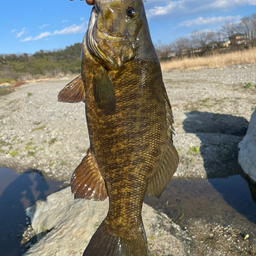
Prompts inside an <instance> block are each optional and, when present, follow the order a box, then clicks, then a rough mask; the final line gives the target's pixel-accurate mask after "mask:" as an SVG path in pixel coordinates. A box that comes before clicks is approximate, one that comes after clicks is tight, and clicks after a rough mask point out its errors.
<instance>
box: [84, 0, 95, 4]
mask: <svg viewBox="0 0 256 256" xmlns="http://www.w3.org/2000/svg"><path fill="white" fill-rule="evenodd" d="M86 3H87V4H89V5H94V0H86Z"/></svg>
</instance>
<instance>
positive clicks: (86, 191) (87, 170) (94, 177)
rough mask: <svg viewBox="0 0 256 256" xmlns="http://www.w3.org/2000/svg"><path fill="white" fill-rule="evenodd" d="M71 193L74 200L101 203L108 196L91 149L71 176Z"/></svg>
mask: <svg viewBox="0 0 256 256" xmlns="http://www.w3.org/2000/svg"><path fill="white" fill-rule="evenodd" d="M71 191H72V193H73V194H74V197H75V198H76V199H77V198H85V199H89V200H94V201H99V200H100V201H103V200H105V199H106V198H107V196H108V194H107V190H106V187H105V182H104V179H103V178H102V176H101V173H100V171H99V167H98V164H97V162H96V159H95V157H94V154H93V152H92V151H91V149H89V150H88V151H87V155H86V157H85V158H84V159H83V161H82V162H81V163H80V165H79V166H78V167H77V168H76V170H75V171H74V173H73V175H72V178H71Z"/></svg>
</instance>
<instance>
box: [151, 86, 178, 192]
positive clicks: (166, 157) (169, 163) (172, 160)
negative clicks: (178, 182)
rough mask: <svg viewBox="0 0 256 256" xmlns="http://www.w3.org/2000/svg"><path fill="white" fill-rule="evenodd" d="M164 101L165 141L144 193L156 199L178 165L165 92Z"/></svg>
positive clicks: (169, 105)
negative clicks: (158, 161) (154, 170)
mask: <svg viewBox="0 0 256 256" xmlns="http://www.w3.org/2000/svg"><path fill="white" fill-rule="evenodd" d="M164 100H165V111H166V123H167V139H166V142H165V147H164V150H163V153H162V158H161V162H160V164H159V166H158V168H157V170H156V172H155V173H154V175H153V176H152V177H151V178H150V179H149V180H148V188H147V192H146V193H147V195H149V196H156V197H160V195H161V194H162V192H163V190H164V189H165V187H166V185H167V184H168V182H169V180H170V179H171V177H172V176H173V174H174V173H175V171H176V169H177V166H178V163H179V156H178V153H177V151H176V149H175V147H174V146H173V142H172V135H173V134H174V128H173V114H172V109H171V104H170V101H169V99H168V96H167V93H166V91H165V90H164Z"/></svg>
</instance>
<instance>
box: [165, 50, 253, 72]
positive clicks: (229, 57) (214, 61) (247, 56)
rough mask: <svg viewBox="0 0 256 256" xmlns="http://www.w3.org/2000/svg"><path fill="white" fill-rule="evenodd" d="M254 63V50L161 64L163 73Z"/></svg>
mask: <svg viewBox="0 0 256 256" xmlns="http://www.w3.org/2000/svg"><path fill="white" fill-rule="evenodd" d="M255 62H256V48H252V49H249V50H244V51H237V52H231V53H226V54H218V55H214V56H207V57H195V58H183V59H177V60H172V61H166V62H161V67H162V70H163V71H168V70H172V69H181V70H184V69H189V70H196V69H203V68H221V67H226V66H232V65H242V64H249V63H255Z"/></svg>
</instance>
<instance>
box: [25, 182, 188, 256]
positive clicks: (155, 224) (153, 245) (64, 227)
mask: <svg viewBox="0 0 256 256" xmlns="http://www.w3.org/2000/svg"><path fill="white" fill-rule="evenodd" d="M107 211H108V200H105V201H104V202H91V201H88V200H82V199H80V200H74V199H73V196H72V195H71V191H70V187H67V188H65V189H63V190H61V191H59V192H56V193H54V194H51V195H50V196H48V197H47V198H46V199H45V200H44V201H38V202H37V203H36V204H35V205H34V206H32V207H30V208H28V209H27V211H26V212H27V215H28V216H30V218H31V222H32V223H31V224H32V227H33V228H34V230H35V232H36V234H37V236H38V240H39V241H38V242H37V243H36V244H35V245H34V246H32V247H31V248H30V249H29V250H28V251H27V252H26V253H25V255H30V256H32V255H35V256H38V255H40V256H44V255H47V256H51V255H55V256H58V255H59V256H64V255H72V256H78V255H79V256H81V255H82V253H83V251H84V249H85V247H86V246H87V244H88V242H89V241H90V238H91V236H92V235H93V234H94V232H95V231H96V229H97V227H98V226H99V225H100V223H101V222H102V220H103V219H104V218H105V216H106V214H107ZM142 216H143V222H144V227H145V230H146V233H147V238H148V247H149V250H150V253H152V254H154V255H155V254H157V255H158V254H159V255H176V256H182V255H188V254H189V253H190V250H189V248H190V239H189V238H188V237H187V235H186V234H185V232H184V231H182V230H181V229H180V227H179V226H178V225H176V224H174V223H173V222H172V221H171V220H170V219H169V218H168V217H167V216H166V215H165V214H163V213H160V214H159V213H157V212H156V211H155V210H154V209H153V208H151V207H150V206H148V205H146V204H144V206H143V213H142Z"/></svg>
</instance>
